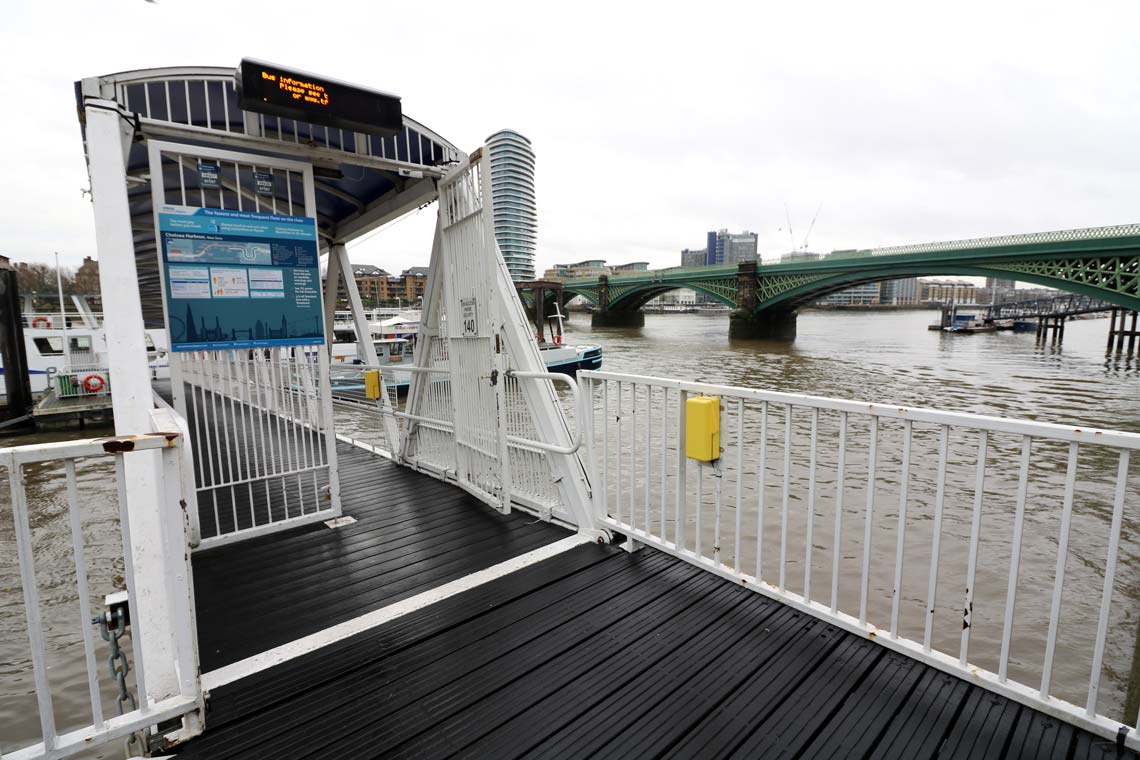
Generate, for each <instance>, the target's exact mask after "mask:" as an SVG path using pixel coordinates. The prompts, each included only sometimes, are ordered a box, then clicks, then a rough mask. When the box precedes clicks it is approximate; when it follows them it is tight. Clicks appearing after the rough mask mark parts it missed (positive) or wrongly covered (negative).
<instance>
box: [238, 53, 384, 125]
mask: <svg viewBox="0 0 1140 760" xmlns="http://www.w3.org/2000/svg"><path fill="white" fill-rule="evenodd" d="M237 92H238V104H239V105H240V106H241V108H243V109H244V110H246V111H254V112H256V113H265V114H271V115H273V116H283V117H285V118H287V119H296V120H297V121H305V122H310V123H312V124H323V125H325V126H329V127H341V128H344V129H351V130H354V131H356V132H367V133H369V134H376V135H382V136H388V135H394V134H396V133H397V132H401V131H403V129H404V115H403V111H402V110H401V107H400V99H399V98H398V97H397V96H395V95H388V94H387V93H383V92H379V91H377V90H368V89H365V88H363V87H357V86H356V85H352V84H348V83H346V82H340V81H337V80H336V79H328V78H327V77H319V76H316V75H314V74H306V73H304V72H301V71H290V70H289V69H285V68H282V67H280V66H276V65H274V64H271V63H265V62H264V61H257V60H254V59H252V58H243V59H242V62H241V66H240V67H238V72H237Z"/></svg>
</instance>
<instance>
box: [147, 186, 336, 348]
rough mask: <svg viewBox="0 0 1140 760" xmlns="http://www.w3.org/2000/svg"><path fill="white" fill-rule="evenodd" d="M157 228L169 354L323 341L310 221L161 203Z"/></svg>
mask: <svg viewBox="0 0 1140 760" xmlns="http://www.w3.org/2000/svg"><path fill="white" fill-rule="evenodd" d="M158 225H159V235H160V237H161V240H162V255H161V258H160V261H161V262H162V276H163V282H164V283H165V284H166V314H167V321H168V328H169V330H170V347H171V349H173V350H174V351H201V350H213V349H227V348H257V347H262V346H299V345H314V344H320V343H324V320H323V319H322V313H323V309H322V304H321V270H320V263H319V262H320V259H319V258H318V255H317V227H316V223H315V222H314V220H313V219H312V218H310V217H306V216H279V215H276V214H255V213H252V212H249V211H229V210H225V209H216V208H194V207H190V206H163V207H162V208H160V209H159V214H158Z"/></svg>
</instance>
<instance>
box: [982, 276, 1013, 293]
mask: <svg viewBox="0 0 1140 760" xmlns="http://www.w3.org/2000/svg"><path fill="white" fill-rule="evenodd" d="M1015 285H1016V282H1015V281H1014V280H1007V279H1004V278H1000V277H987V278H986V288H988V289H989V290H991V291H1000V290H1013V288H1014V286H1015Z"/></svg>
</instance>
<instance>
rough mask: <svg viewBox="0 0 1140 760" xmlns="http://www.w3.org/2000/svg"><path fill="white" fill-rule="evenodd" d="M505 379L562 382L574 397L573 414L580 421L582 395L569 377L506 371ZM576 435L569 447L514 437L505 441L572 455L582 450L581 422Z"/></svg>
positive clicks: (559, 374)
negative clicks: (515, 378)
mask: <svg viewBox="0 0 1140 760" xmlns="http://www.w3.org/2000/svg"><path fill="white" fill-rule="evenodd" d="M506 374H507V377H517V378H522V379H524V380H550V381H551V382H555V381H557V382H563V383H566V385H567V386H569V388H570V392H571V395H573V396H574V412H575V414H576V416H577V418H578V420H581V419H582V418H583V417H582V395H581V392H580V391H579V390H578V384H577V383H575V382H574V381H573V380H571V379H570V376H569V375H563V374H561V373H559V372H520V371H518V370H513V369H512V370H507V373H506ZM577 428H578V430H577V433H576V434H575V435H574V436H573V437H572V443H571V445H570V446H555V445H553V444H549V443H543V442H541V441H534V440H531V439H529V438H520V437H518V436H514V435H508V436H507V440H508V441H510V442H511V443H514V444H517V445H520V446H530V447H531V448H534V449H538V450H539V451H546V452H549V453H551V454H574V453H576V452H577V451H578V449H580V448H582V425H581V422H579V423H578V425H577Z"/></svg>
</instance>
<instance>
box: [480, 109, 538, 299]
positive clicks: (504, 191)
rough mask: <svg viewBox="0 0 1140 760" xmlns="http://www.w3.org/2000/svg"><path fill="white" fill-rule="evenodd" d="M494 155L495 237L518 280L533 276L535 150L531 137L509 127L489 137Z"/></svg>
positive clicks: (536, 221)
mask: <svg viewBox="0 0 1140 760" xmlns="http://www.w3.org/2000/svg"><path fill="white" fill-rule="evenodd" d="M487 150H488V152H489V153H490V156H491V198H492V203H493V207H494V213H495V239H496V240H497V241H498V243H499V250H500V251H502V253H503V259H504V260H505V261H506V262H507V269H509V270H510V272H511V277H512V278H513V279H515V280H533V279H534V251H535V248H536V247H537V244H538V209H537V206H536V205H535V199H534V151H533V150H532V149H531V147H530V140H528V139H527V138H525V137H523V136H522V135H520V134H519V133H518V132H515V131H513V130H510V129H502V130H499V131H498V132H496V133H495V134H493V135H491V136H490V137H488V138H487Z"/></svg>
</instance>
